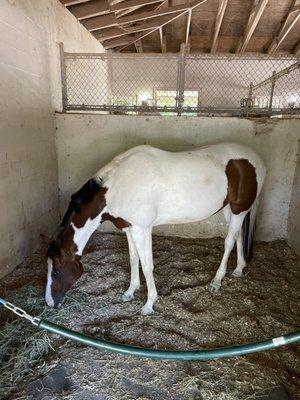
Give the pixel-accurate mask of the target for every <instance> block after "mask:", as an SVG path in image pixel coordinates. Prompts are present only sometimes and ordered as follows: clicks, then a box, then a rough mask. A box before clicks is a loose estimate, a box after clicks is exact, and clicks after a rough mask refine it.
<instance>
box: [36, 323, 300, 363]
mask: <svg viewBox="0 0 300 400" xmlns="http://www.w3.org/2000/svg"><path fill="white" fill-rule="evenodd" d="M38 327H39V328H40V329H44V330H46V331H48V332H51V333H55V334H57V335H59V336H63V337H65V338H67V339H71V340H74V341H76V342H79V343H82V344H84V345H86V346H91V347H95V348H97V349H101V350H108V351H112V352H115V353H120V354H124V355H129V356H136V357H147V358H154V359H158V360H177V361H205V360H214V359H217V358H230V357H237V356H243V355H246V354H250V353H257V352H260V351H264V350H269V349H273V348H275V347H279V346H283V345H286V344H292V343H297V342H299V341H300V331H298V332H293V333H289V334H287V335H284V336H281V337H278V338H275V339H269V340H265V341H263V342H256V343H250V344H243V345H240V346H232V347H221V348H218V349H211V350H174V351H173V350H157V349H144V348H142V347H136V346H129V345H127V344H119V343H112V342H107V341H106V340H102V339H97V338H93V337H90V336H87V335H84V334H82V333H79V332H75V331H72V330H70V329H67V328H64V327H61V326H58V325H56V324H53V323H51V322H49V321H45V320H41V321H40V322H39V324H38Z"/></svg>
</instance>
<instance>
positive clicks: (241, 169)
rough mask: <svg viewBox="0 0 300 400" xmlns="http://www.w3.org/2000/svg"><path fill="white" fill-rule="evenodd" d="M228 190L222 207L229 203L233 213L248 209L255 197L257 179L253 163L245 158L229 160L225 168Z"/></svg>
mask: <svg viewBox="0 0 300 400" xmlns="http://www.w3.org/2000/svg"><path fill="white" fill-rule="evenodd" d="M225 173H226V176H227V180H228V192H227V196H226V198H225V200H224V203H223V207H225V206H226V205H227V204H230V208H231V211H232V212H233V214H240V213H241V212H243V211H247V210H249V208H250V207H251V206H252V204H253V203H254V201H255V199H256V194H257V180H256V172H255V168H254V167H253V165H252V164H251V163H250V162H249V161H248V160H245V159H240V160H230V161H229V162H228V164H227V165H226V170H225Z"/></svg>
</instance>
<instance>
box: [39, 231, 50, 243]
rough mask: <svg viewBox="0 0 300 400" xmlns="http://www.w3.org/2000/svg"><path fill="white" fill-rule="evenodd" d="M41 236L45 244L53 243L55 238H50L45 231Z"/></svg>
mask: <svg viewBox="0 0 300 400" xmlns="http://www.w3.org/2000/svg"><path fill="white" fill-rule="evenodd" d="M40 236H41V239H42V241H43V243H44V244H46V245H49V244H50V243H53V240H52V239H50V238H49V237H48V236H46V235H44V234H43V233H41V234H40Z"/></svg>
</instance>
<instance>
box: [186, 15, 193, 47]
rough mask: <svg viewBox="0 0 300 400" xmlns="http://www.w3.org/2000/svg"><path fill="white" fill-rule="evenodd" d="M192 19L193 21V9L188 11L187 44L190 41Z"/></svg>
mask: <svg viewBox="0 0 300 400" xmlns="http://www.w3.org/2000/svg"><path fill="white" fill-rule="evenodd" d="M191 21H192V10H189V11H188V16H187V21H186V31H185V44H186V45H188V43H189V36H190V29H191Z"/></svg>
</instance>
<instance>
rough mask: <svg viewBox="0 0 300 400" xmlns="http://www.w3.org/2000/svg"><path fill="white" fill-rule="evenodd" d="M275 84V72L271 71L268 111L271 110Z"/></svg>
mask: <svg viewBox="0 0 300 400" xmlns="http://www.w3.org/2000/svg"><path fill="white" fill-rule="evenodd" d="M275 83H276V71H273V75H272V81H271V92H270V101H269V110H272V107H273V97H274V90H275Z"/></svg>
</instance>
